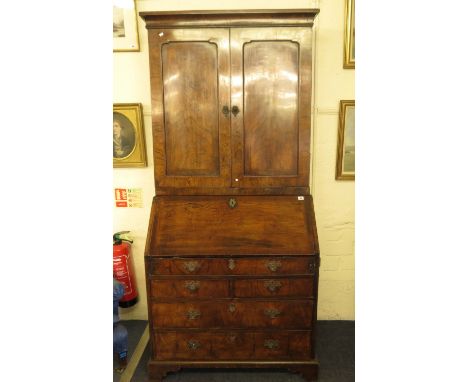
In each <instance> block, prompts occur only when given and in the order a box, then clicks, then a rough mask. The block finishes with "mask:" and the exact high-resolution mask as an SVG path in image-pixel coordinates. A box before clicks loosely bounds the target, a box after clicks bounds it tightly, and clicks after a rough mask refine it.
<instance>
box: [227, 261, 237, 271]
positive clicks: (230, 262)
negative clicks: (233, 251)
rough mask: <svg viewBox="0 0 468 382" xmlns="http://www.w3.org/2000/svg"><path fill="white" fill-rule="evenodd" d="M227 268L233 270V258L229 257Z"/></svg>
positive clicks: (234, 266) (234, 264)
mask: <svg viewBox="0 0 468 382" xmlns="http://www.w3.org/2000/svg"><path fill="white" fill-rule="evenodd" d="M228 268H229V269H230V270H231V271H233V270H234V269H235V268H236V262H235V261H234V260H233V259H229V261H228Z"/></svg>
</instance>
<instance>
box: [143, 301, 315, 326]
mask: <svg viewBox="0 0 468 382" xmlns="http://www.w3.org/2000/svg"><path fill="white" fill-rule="evenodd" d="M151 309H152V317H153V326H154V327H159V328H221V327H229V328H291V329H294V328H297V329H301V328H308V327H310V326H311V324H312V313H313V301H312V300H282V301H281V300H280V301H274V300H271V301H270V300H268V301H267V300H255V301H253V300H249V301H246V300H224V301H223V300H212V301H200V302H197V301H192V302H168V303H166V302H157V303H153V304H152V307H151Z"/></svg>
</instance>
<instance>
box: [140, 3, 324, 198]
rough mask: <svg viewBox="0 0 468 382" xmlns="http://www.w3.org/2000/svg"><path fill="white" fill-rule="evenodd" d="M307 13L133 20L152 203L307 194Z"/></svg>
mask: <svg viewBox="0 0 468 382" xmlns="http://www.w3.org/2000/svg"><path fill="white" fill-rule="evenodd" d="M317 12H318V11H316V10H307V11H303V10H297V11H285V12H282V11H258V12H255V11H245V12H242V11H239V12H208V13H205V12H201V11H197V12H195V11H194V12H181V13H174V12H159V13H141V14H140V15H141V16H142V17H143V18H144V19H145V21H146V24H147V28H148V39H149V50H150V71H151V93H152V118H153V145H154V163H155V181H156V192H157V193H158V194H159V195H163V194H296V193H304V194H308V193H309V188H308V186H309V170H310V135H311V92H312V29H311V26H312V22H313V19H314V17H315V15H316V14H317Z"/></svg>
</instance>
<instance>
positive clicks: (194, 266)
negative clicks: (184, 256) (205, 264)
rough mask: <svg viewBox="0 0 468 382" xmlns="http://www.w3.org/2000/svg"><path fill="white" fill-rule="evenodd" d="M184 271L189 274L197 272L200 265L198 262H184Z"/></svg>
mask: <svg viewBox="0 0 468 382" xmlns="http://www.w3.org/2000/svg"><path fill="white" fill-rule="evenodd" d="M184 269H185V270H186V271H188V272H190V273H192V272H195V271H198V270H199V269H200V263H199V262H198V261H186V262H185V263H184Z"/></svg>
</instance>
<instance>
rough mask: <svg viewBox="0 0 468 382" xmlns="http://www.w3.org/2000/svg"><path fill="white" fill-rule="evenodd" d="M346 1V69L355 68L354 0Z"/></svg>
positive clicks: (344, 63) (344, 65) (344, 62)
mask: <svg viewBox="0 0 468 382" xmlns="http://www.w3.org/2000/svg"><path fill="white" fill-rule="evenodd" d="M345 1H346V11H345V36H344V60H343V68H344V69H354V68H355V54H356V47H355V31H354V0H345Z"/></svg>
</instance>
